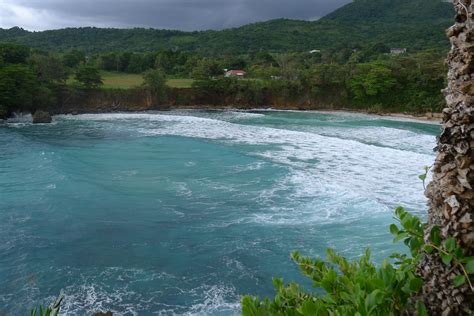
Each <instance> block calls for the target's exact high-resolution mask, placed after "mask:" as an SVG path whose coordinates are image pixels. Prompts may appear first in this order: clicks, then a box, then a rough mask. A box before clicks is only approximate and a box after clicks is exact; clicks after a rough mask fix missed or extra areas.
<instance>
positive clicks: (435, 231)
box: [430, 226, 441, 246]
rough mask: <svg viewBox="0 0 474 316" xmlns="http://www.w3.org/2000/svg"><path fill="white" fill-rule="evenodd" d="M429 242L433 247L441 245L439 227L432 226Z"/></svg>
mask: <svg viewBox="0 0 474 316" xmlns="http://www.w3.org/2000/svg"><path fill="white" fill-rule="evenodd" d="M430 241H431V242H432V243H433V244H434V245H435V246H439V245H441V229H440V228H439V226H433V228H432V229H431V232H430Z"/></svg>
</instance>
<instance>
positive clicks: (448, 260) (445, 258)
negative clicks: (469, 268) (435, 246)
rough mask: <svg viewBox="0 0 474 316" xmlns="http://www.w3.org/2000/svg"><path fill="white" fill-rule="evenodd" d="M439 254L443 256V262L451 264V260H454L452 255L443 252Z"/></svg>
mask: <svg viewBox="0 0 474 316" xmlns="http://www.w3.org/2000/svg"><path fill="white" fill-rule="evenodd" d="M439 256H440V257H441V261H443V263H444V264H445V265H447V266H449V264H450V263H451V260H453V256H451V255H447V254H444V253H441V254H440V255H439Z"/></svg>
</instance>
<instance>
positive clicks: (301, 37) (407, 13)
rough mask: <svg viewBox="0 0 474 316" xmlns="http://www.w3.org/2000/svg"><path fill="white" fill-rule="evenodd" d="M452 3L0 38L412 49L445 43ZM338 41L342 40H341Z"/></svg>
mask: <svg viewBox="0 0 474 316" xmlns="http://www.w3.org/2000/svg"><path fill="white" fill-rule="evenodd" d="M452 16H453V8H452V6H451V5H450V4H449V3H447V2H446V1H441V0H429V1H426V0H357V1H354V2H352V3H349V4H347V5H345V6H343V7H342V8H340V9H338V10H336V11H334V12H332V13H330V14H329V15H327V16H326V17H323V18H321V19H320V20H318V21H312V22H310V21H298V20H288V19H278V20H271V21H267V22H260V23H254V24H249V25H245V26H242V27H238V28H232V29H226V30H221V31H200V32H181V31H173V30H155V29H140V28H135V29H110V28H107V29H101V28H91V27H85V28H67V29H62V30H51V31H44V32H28V31H26V30H23V29H20V28H12V29H8V30H2V29H0V42H15V43H19V44H24V45H27V46H30V47H34V48H36V49H42V50H46V51H55V52H64V51H67V50H70V49H72V48H78V49H81V50H84V51H86V52H87V53H96V52H107V51H125V50H133V51H136V52H145V51H157V50H165V49H173V50H174V49H179V50H185V51H193V52H200V53H204V54H206V55H209V54H220V53H232V54H234V53H239V54H242V53H251V52H259V51H269V52H289V51H292V52H295V51H299V52H301V51H308V50H312V49H325V50H338V49H342V48H344V46H346V47H350V48H352V47H356V46H358V45H373V44H376V43H380V42H383V43H385V44H386V45H388V46H390V47H407V48H409V49H410V50H411V51H416V50H424V49H447V48H448V46H449V42H448V40H447V39H446V38H445V36H444V35H443V30H445V29H446V28H447V27H448V26H449V25H450V23H451V20H452ZM341 43H343V44H341Z"/></svg>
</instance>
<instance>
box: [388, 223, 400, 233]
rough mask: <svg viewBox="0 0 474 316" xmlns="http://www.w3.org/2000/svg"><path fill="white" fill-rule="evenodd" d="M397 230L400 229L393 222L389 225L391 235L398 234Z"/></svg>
mask: <svg viewBox="0 0 474 316" xmlns="http://www.w3.org/2000/svg"><path fill="white" fill-rule="evenodd" d="M399 231H400V230H399V229H398V227H397V225H395V224H392V225H390V233H391V234H392V235H396V234H398V232H399Z"/></svg>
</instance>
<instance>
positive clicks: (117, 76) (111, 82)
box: [68, 71, 194, 89]
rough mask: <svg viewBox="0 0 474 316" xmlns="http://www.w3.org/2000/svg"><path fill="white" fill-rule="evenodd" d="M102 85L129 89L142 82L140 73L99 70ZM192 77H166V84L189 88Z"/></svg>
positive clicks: (72, 81)
mask: <svg viewBox="0 0 474 316" xmlns="http://www.w3.org/2000/svg"><path fill="white" fill-rule="evenodd" d="M100 74H101V76H102V80H103V81H104V85H103V87H104V88H106V89H130V88H136V87H139V86H140V85H142V84H143V77H142V75H141V74H128V73H122V72H108V71H101V73H100ZM74 82H75V80H74V78H73V77H71V78H70V79H69V80H68V83H70V84H72V83H74ZM193 82H194V79H168V80H166V84H167V85H168V87H170V88H191V86H192V84H193Z"/></svg>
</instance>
